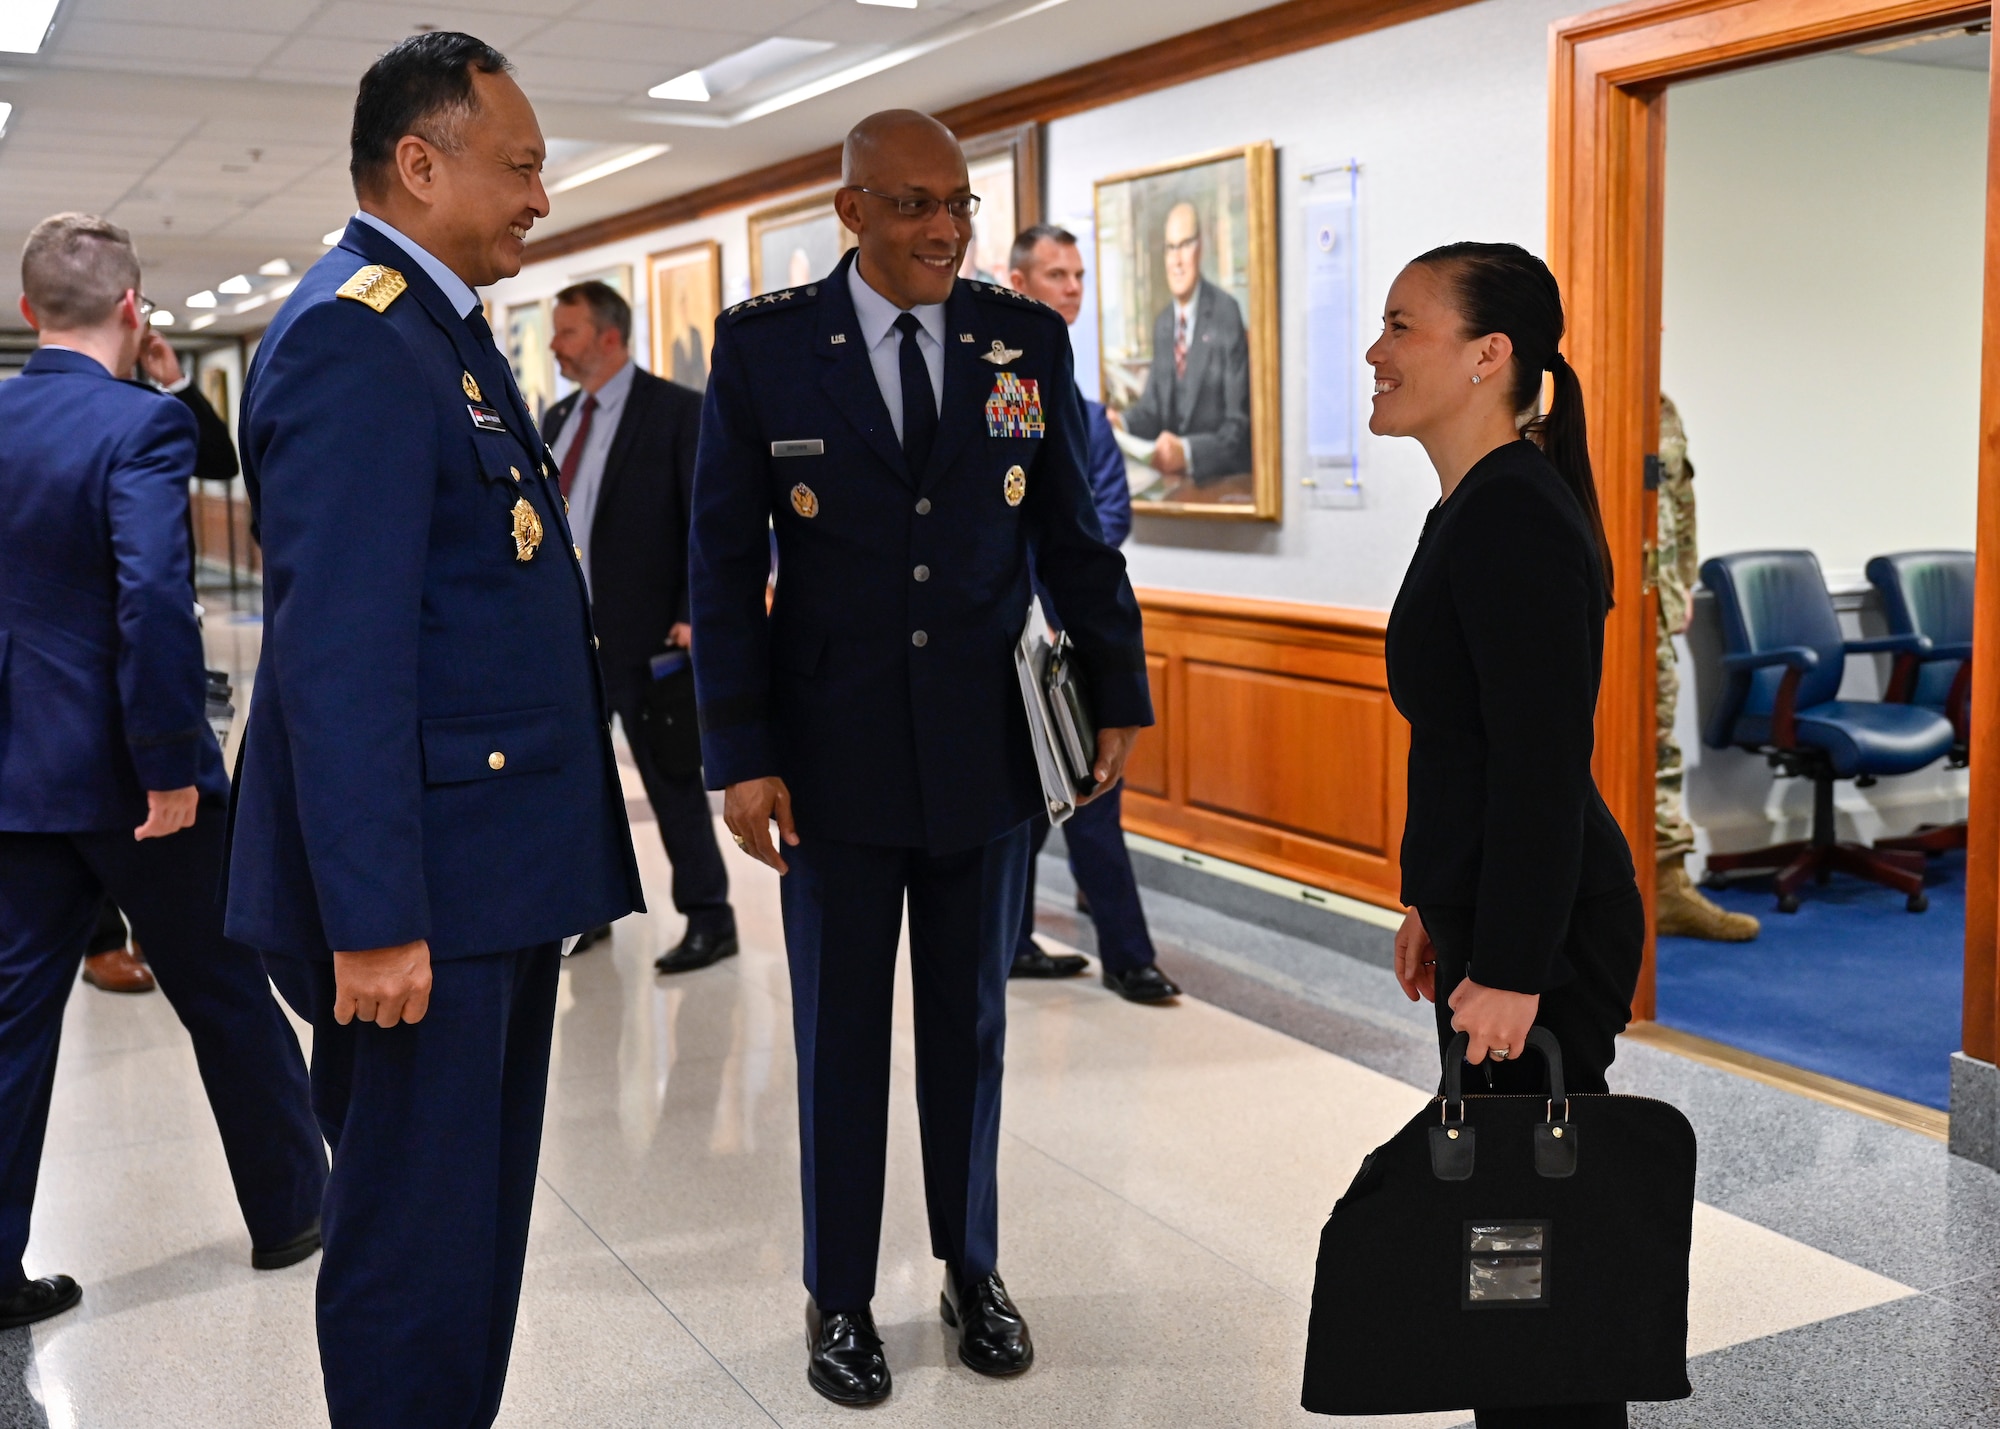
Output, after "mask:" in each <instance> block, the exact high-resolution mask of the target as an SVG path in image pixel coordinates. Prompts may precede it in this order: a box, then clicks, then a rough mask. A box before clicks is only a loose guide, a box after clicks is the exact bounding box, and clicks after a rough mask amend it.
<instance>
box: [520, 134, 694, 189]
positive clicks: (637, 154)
mask: <svg viewBox="0 0 2000 1429" xmlns="http://www.w3.org/2000/svg"><path fill="white" fill-rule="evenodd" d="M672 147H673V146H672V145H671V144H640V145H639V146H637V147H636V148H632V149H628V150H626V151H625V152H624V153H622V154H614V155H612V156H611V157H610V158H608V159H606V160H604V161H603V162H602V163H598V164H592V165H591V166H590V167H589V168H587V169H579V170H578V171H577V172H576V173H573V174H571V175H570V176H569V177H567V178H563V179H558V180H556V181H555V182H554V183H552V184H550V185H549V192H550V193H552V194H566V193H568V192H569V191H570V190H571V189H580V188H582V187H583V186H584V185H585V184H594V183H596V182H597V181H598V180H599V179H603V178H609V177H610V176H611V175H613V174H616V173H622V172H623V171H625V170H626V169H629V168H631V167H632V166H633V165H635V164H643V163H645V162H646V160H648V159H657V158H659V157H660V155H662V154H664V153H666V152H667V150H668V149H670V148H672Z"/></svg>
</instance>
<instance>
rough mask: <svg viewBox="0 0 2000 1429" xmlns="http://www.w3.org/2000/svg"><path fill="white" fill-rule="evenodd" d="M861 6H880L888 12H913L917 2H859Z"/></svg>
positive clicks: (911, 0)
mask: <svg viewBox="0 0 2000 1429" xmlns="http://www.w3.org/2000/svg"><path fill="white" fill-rule="evenodd" d="M861 3H862V4H863V5H880V6H882V7H883V8H884V9H888V10H914V9H916V8H917V0H861Z"/></svg>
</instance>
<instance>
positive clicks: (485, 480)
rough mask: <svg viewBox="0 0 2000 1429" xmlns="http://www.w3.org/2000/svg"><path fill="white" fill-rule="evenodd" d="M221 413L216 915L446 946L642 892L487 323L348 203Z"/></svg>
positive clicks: (520, 413) (628, 904) (490, 940)
mask: <svg viewBox="0 0 2000 1429" xmlns="http://www.w3.org/2000/svg"><path fill="white" fill-rule="evenodd" d="M369 265H379V266H380V267H381V268H386V269H390V270H393V272H394V274H395V275H399V276H396V277H390V276H384V275H381V274H370V273H367V272H364V271H361V270H363V269H364V268H365V267H367V266H369ZM371 277H372V278H373V282H372V283H371V282H370V279H371ZM399 283H407V285H408V288H407V291H403V290H402V289H401V288H400V287H399V286H398V285H399ZM343 293H345V294H347V296H343ZM351 297H353V298H354V299H355V300H350V298H351ZM474 321H475V322H480V319H478V317H477V315H476V314H475V316H474ZM481 326H482V328H483V322H482V323H481ZM242 427H243V435H244V441H243V458H244V467H245V471H246V474H247V475H248V477H249V481H250V494H251V502H252V509H253V511H254V513H255V516H256V519H257V522H258V528H259V532H260V537H261V540H262V542H263V550H264V580H265V627H264V647H263V654H262V658H261V660H260V663H259V665H258V673H257V684H256V689H255V691H254V692H253V694H252V698H251V709H250V723H249V728H248V730H247V732H246V734H245V740H244V746H243V754H242V763H241V768H240V773H239V776H238V781H237V789H236V795H235V801H234V804H233V807H232V828H231V850H230V867H229V885H228V924H227V926H228V932H229V935H230V936H231V937H233V938H236V939H238V940H240V941H242V942H245V943H248V944H250V945H252V946H253V947H257V948H261V949H264V950H266V951H269V952H279V953H291V954H297V955H302V956H319V957H324V956H327V955H329V953H330V951H331V950H332V949H343V950H353V949H365V948H376V947H385V946H389V945H393V944H400V943H405V942H410V941H413V940H415V939H418V938H427V939H429V941H430V944H431V952H432V955H433V956H434V957H439V958H451V957H463V956H469V955H473V954H479V953H492V952H499V951H504V950H507V949H511V948H520V947H527V946H530V945H533V944H537V943H543V942H549V941H553V940H555V939H558V938H561V937H564V936H566V935H568V934H571V933H577V932H581V931H583V930H584V929H587V928H591V927H594V926H596V925H598V924H601V923H605V922H607V921H609V920H611V919H613V918H617V917H620V916H622V915H623V914H625V913H626V912H628V911H630V910H632V909H634V908H637V907H641V906H642V903H641V898H640V892H639V878H638V870H637V866H636V864H635V863H634V861H633V856H632V842H631V834H630V831H629V829H628V828H627V826H626V822H625V810H624V800H623V797H622V795H621V793H620V791H619V783H618V775H617V767H616V764H615V762H614V757H613V754H612V748H611V733H610V725H609V723H608V718H609V716H608V714H607V712H606V706H605V701H604V695H603V690H602V687H601V683H600V681H599V677H598V672H597V664H596V659H595V657H594V655H593V653H592V647H593V643H594V639H593V636H592V634H591V627H590V611H589V601H588V598H587V596H586V594H585V591H584V583H583V573H582V570H581V568H580V567H579V566H578V564H577V561H576V558H575V555H574V553H573V551H572V547H571V542H570V536H569V529H568V526H567V524H566V523H565V521H564V519H563V509H562V498H561V496H560V495H559V494H558V489H557V484H556V482H555V480H554V479H553V477H554V470H553V465H552V464H551V463H550V462H549V461H548V456H547V451H546V448H544V446H543V445H542V443H541V439H540V438H539V436H537V435H536V432H535V427H534V425H533V423H532V422H531V421H530V420H529V417H528V413H527V411H526V410H525V407H524V405H523V404H522V402H521V399H520V395H519V393H518V392H517V391H516V390H515V388H514V385H513V381H512V377H511V374H510V373H509V372H508V370H507V367H506V363H505V361H504V360H503V359H502V357H501V355H500V353H499V351H498V350H497V349H496V348H495V347H494V346H493V344H492V342H491V340H490V335H489V334H485V333H483V332H475V330H474V328H473V327H472V326H470V325H468V323H467V321H466V320H465V319H464V318H462V317H461V316H460V315H459V314H458V313H457V312H456V311H454V310H453V309H452V307H451V305H450V303H449V302H448V301H447V300H446V298H445V296H444V294H443V293H442V292H440V291H439V289H438V287H437V285H436V284H435V283H433V282H432V281H431V280H430V278H429V277H427V276H426V275H425V274H424V272H423V270H422V269H421V268H420V267H419V266H418V265H417V263H416V261H415V260H414V259H413V258H412V257H410V256H409V255H407V254H406V253H404V252H403V250H402V249H401V248H400V247H399V246H398V245H397V244H396V243H395V242H393V241H392V240H391V239H390V238H388V237H387V236H386V235H384V234H382V233H380V232H378V231H377V230H375V229H373V228H370V227H369V226H367V225H366V224H362V223H359V222H354V223H350V224H349V225H348V228H347V232H346V234H345V236H344V237H343V238H342V239H341V242H340V244H339V246H338V247H336V248H334V249H332V250H330V251H329V252H328V253H327V254H326V256H325V257H323V258H321V259H320V261H319V262H318V263H316V264H315V265H314V266H313V268H312V270H311V271H310V272H309V273H307V274H306V276H305V277H304V278H303V279H302V280H301V281H300V283H299V286H298V289H297V291H296V292H295V293H293V295H292V297H291V298H290V299H289V300H288V301H287V302H286V304H285V306H284V308H283V309H282V310H281V311H280V312H279V314H278V317H277V320H276V321H275V322H273V323H272V325H271V328H270V330H269V331H268V332H267V333H266V334H265V336H264V341H263V343H262V345H261V346H260V347H259V349H258V352H257V358H256V361H255V363H254V364H253V365H252V368H251V372H250V378H249V381H248V383H247V384H246V389H245V392H244V401H243V421H242Z"/></svg>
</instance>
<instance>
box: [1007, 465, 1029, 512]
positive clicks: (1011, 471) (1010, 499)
mask: <svg viewBox="0 0 2000 1429" xmlns="http://www.w3.org/2000/svg"><path fill="white" fill-rule="evenodd" d="M1000 490H1001V492H1002V494H1003V495H1005V496H1006V498H1007V504H1008V505H1009V506H1019V505H1020V504H1021V502H1022V500H1023V499H1025V498H1026V496H1027V494H1028V473H1026V472H1025V471H1023V470H1021V468H1019V467H1018V466H1010V467H1008V468H1007V479H1006V480H1005V481H1004V482H1002V483H1001V486H1000Z"/></svg>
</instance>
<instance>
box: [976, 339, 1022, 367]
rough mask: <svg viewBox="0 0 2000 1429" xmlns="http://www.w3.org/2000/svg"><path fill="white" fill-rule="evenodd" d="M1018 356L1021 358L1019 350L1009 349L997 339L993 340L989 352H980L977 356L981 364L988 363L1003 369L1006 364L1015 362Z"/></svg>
mask: <svg viewBox="0 0 2000 1429" xmlns="http://www.w3.org/2000/svg"><path fill="white" fill-rule="evenodd" d="M1020 356H1021V349H1020V348H1018V347H1009V346H1007V344H1006V343H1004V342H1002V341H1000V339H999V338H997V337H996V338H994V339H993V348H992V350H991V351H990V352H982V353H980V354H979V357H980V360H981V361H982V362H990V363H992V364H993V365H994V366H995V367H1005V366H1006V365H1007V364H1008V363H1010V362H1013V361H1015V360H1016V359H1018V358H1019V357H1020Z"/></svg>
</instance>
